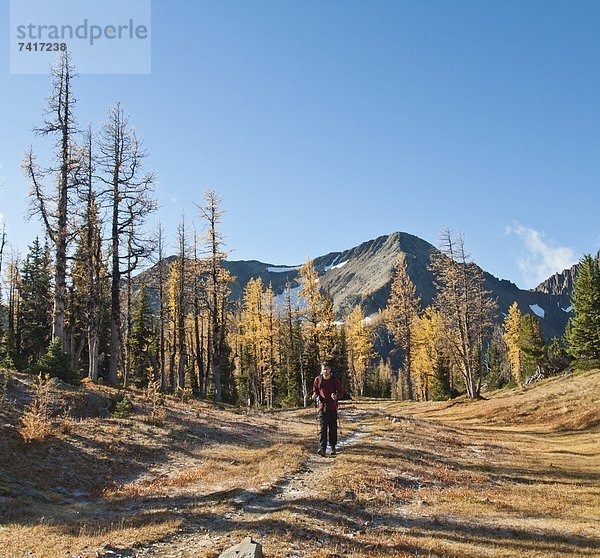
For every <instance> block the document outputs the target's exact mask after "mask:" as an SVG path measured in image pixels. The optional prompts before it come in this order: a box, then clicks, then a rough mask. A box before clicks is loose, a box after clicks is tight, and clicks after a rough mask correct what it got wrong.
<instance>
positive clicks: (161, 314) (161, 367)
mask: <svg viewBox="0 0 600 558" xmlns="http://www.w3.org/2000/svg"><path fill="white" fill-rule="evenodd" d="M156 249H157V257H158V274H157V275H158V360H159V362H158V375H159V378H158V381H159V382H160V390H161V391H164V389H165V387H166V379H165V324H166V318H167V307H166V306H167V305H166V296H165V283H166V280H167V278H166V275H165V271H166V265H167V262H166V260H165V259H164V257H165V255H164V230H163V226H162V224H161V223H159V224H158V229H157V232H156Z"/></svg>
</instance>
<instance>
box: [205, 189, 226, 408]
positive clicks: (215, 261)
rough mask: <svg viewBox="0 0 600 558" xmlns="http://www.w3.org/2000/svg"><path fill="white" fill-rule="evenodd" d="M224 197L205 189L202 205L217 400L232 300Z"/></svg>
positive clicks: (210, 338)
mask: <svg viewBox="0 0 600 558" xmlns="http://www.w3.org/2000/svg"><path fill="white" fill-rule="evenodd" d="M220 205H221V198H220V196H219V194H218V193H217V192H216V191H215V190H208V191H207V192H205V197H204V205H202V206H199V210H200V215H201V217H202V219H203V221H204V222H205V223H206V227H207V234H206V237H205V243H206V247H207V253H208V255H207V258H206V265H207V281H206V295H207V307H208V313H209V317H210V326H209V332H208V337H209V343H210V367H211V372H212V380H213V383H214V389H215V401H221V399H222V387H221V366H222V364H223V363H222V359H223V348H224V343H225V333H226V330H225V328H226V309H227V304H228V300H229V287H228V284H229V282H230V280H231V277H230V276H229V273H228V272H227V271H226V270H225V269H224V268H223V260H224V259H225V258H226V256H227V254H226V252H225V251H224V250H223V245H224V242H223V235H222V233H221V232H220V231H219V224H220V223H221V216H222V215H223V211H222V210H221V207H220Z"/></svg>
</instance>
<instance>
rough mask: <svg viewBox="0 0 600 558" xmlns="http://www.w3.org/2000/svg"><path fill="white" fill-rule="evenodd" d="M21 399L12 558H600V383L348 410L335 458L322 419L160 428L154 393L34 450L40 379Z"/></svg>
mask: <svg viewBox="0 0 600 558" xmlns="http://www.w3.org/2000/svg"><path fill="white" fill-rule="evenodd" d="M0 380H1V378H0ZM13 384H14V385H13V387H12V389H11V391H9V393H8V396H7V397H5V399H4V401H3V403H2V407H1V410H0V556H1V557H3V558H4V557H6V558H9V557H10V558H19V557H25V556H28V557H31V556H34V557H53V558H54V557H76V556H77V557H86V558H87V557H92V556H108V555H111V556H136V557H139V558H148V557H152V556H155V557H164V558H169V557H176V556H177V557H183V558H185V557H190V558H191V557H192V556H193V557H194V558H196V557H206V558H209V557H217V556H218V555H219V553H220V552H221V551H222V550H223V549H224V548H227V547H228V546H230V545H231V544H234V543H236V542H238V541H239V540H240V539H242V538H243V537H245V536H249V535H251V536H253V537H254V538H255V539H257V540H259V541H261V542H262V544H263V546H264V551H265V554H266V556H268V557H283V556H306V557H320V558H325V557H329V558H335V557H337V556H348V557H363V556H364V557H367V556H368V557H375V556H399V557H409V556H439V557H443V556H448V557H457V558H458V557H465V558H468V557H481V556H498V557H519V558H520V557H540V558H541V557H558V556H565V557H566V556H600V546H599V545H600V483H599V481H600V465H599V464H600V372H599V371H589V372H582V373H577V374H574V375H573V376H571V377H557V378H553V379H548V380H544V381H542V382H540V383H538V384H535V385H534V386H531V387H528V388H526V389H525V390H521V389H513V390H505V391H499V392H495V393H490V394H486V399H484V400H481V401H466V400H464V399H458V400H454V401H450V402H439V403H408V402H404V403H402V402H398V403H395V402H385V401H373V400H369V401H360V402H352V403H345V407H344V410H343V411H342V423H341V426H342V430H343V435H344V442H343V443H342V445H341V452H340V454H339V455H338V457H336V458H335V459H333V458H320V457H317V456H315V455H314V453H313V452H314V449H315V447H314V446H315V439H316V422H315V420H314V412H313V411H312V410H291V411H280V412H272V413H268V412H263V413H261V412H253V413H242V412H239V411H238V410H236V409H230V408H226V409H217V408H215V407H213V406H211V405H207V404H203V403H197V402H185V403H184V402H181V401H177V400H175V399H172V400H168V410H167V412H166V414H165V417H164V420H162V419H161V420H160V421H159V422H158V423H155V422H156V421H152V420H148V419H149V417H150V415H151V402H149V401H148V400H147V398H145V397H144V395H143V394H142V393H141V392H140V393H136V392H133V393H132V396H131V399H132V401H133V404H134V414H133V415H132V416H131V417H129V418H127V419H116V418H108V419H106V418H105V419H100V418H90V419H80V420H76V419H73V418H68V417H67V416H62V417H60V416H59V417H53V418H51V419H50V430H51V433H50V435H48V436H47V437H46V438H45V439H44V440H42V441H37V442H30V443H25V442H24V441H23V437H22V436H21V434H20V433H19V424H20V416H21V415H22V413H23V409H24V408H25V406H26V404H27V398H28V397H30V394H31V393H32V386H31V379H30V378H28V377H26V376H24V375H16V376H15V378H14V380H13ZM82 389H84V388H82ZM85 389H88V390H89V389H97V390H99V391H102V390H105V391H108V390H107V388H100V387H99V388H91V387H88V388H85ZM111 552H112V554H111Z"/></svg>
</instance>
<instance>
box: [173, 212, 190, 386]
mask: <svg viewBox="0 0 600 558" xmlns="http://www.w3.org/2000/svg"><path fill="white" fill-rule="evenodd" d="M177 242H178V244H179V252H178V254H177V263H176V265H177V284H176V289H177V293H176V296H175V313H176V316H175V321H176V328H177V389H178V390H183V389H184V388H185V369H186V365H187V350H186V339H185V318H186V314H187V306H188V305H187V298H188V297H187V296H186V294H187V293H186V279H187V238H186V232H185V217H184V216H183V215H182V216H181V221H180V222H179V225H178V227H177Z"/></svg>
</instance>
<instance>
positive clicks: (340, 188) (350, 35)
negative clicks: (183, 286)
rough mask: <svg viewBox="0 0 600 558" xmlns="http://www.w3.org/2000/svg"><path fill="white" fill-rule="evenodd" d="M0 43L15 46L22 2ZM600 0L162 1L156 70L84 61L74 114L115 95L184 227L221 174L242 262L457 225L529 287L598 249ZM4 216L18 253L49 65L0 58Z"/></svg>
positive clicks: (155, 20)
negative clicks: (23, 68) (27, 71)
mask: <svg viewBox="0 0 600 558" xmlns="http://www.w3.org/2000/svg"><path fill="white" fill-rule="evenodd" d="M1 17H2V21H3V22H4V23H3V25H2V26H1V28H0V33H1V36H0V41H2V43H3V44H4V45H5V48H7V46H6V45H8V41H9V39H8V32H9V30H8V24H7V22H8V20H9V6H8V2H6V1H4V2H3V3H2V14H1ZM599 24H600V3H599V2H592V1H590V2H582V1H579V2H577V1H575V2H555V1H543V2H534V1H497V2H496V1H486V2H481V1H474V2H469V1H466V0H461V1H419V2H417V1H410V2H407V1H399V0H398V1H391V0H390V1H377V0H375V1H369V2H367V1H366V0H364V1H361V2H357V1H351V0H344V1H341V0H340V1H332V0H330V1H323V0H321V1H318V2H317V1H309V0H303V1H299V0H297V1H277V2H275V1H270V2H267V1H248V0H245V1H236V2H234V1H217V0H213V1H210V2H206V1H191V0H190V1H177V2H167V1H159V0H156V1H154V2H153V4H152V73H151V74H150V75H112V76H111V75H108V76H107V75H98V76H94V75H82V76H81V77H79V78H78V80H77V82H76V84H75V88H76V95H77V97H78V99H79V102H78V106H77V116H78V120H79V123H80V124H81V125H82V126H85V125H86V124H87V123H88V122H91V123H92V124H93V125H94V126H98V125H99V123H100V121H101V120H102V119H103V117H104V115H105V113H106V109H107V107H108V106H109V105H110V104H112V103H114V102H115V101H116V100H120V101H121V102H122V103H123V105H124V107H125V110H126V111H127V112H128V113H129V114H130V118H131V122H132V123H133V124H134V125H135V128H136V130H137V131H138V133H139V135H140V136H141V137H143V138H144V141H145V146H146V148H147V149H148V151H149V153H150V156H149V158H148V165H149V166H150V167H151V168H152V169H154V171H155V172H156V174H157V176H158V178H159V181H160V184H159V187H158V190H157V194H158V198H159V201H160V204H161V208H160V211H159V216H160V219H161V220H162V221H163V223H164V224H165V226H166V228H167V230H168V232H169V233H170V235H171V236H174V234H175V229H176V222H177V220H178V219H179V216H180V214H181V212H182V211H184V212H185V214H186V217H187V218H188V219H190V220H191V219H192V218H195V217H196V212H195V210H194V205H193V203H194V202H196V203H198V202H200V201H201V199H202V191H203V190H204V189H206V188H207V187H212V188H216V189H217V190H218V191H219V192H220V193H221V194H222V196H223V204H224V209H225V211H226V214H225V217H224V221H223V230H224V233H225V234H226V236H227V243H228V247H229V248H230V249H231V250H233V251H232V254H231V258H233V259H259V260H262V261H265V262H269V263H280V264H296V263H299V262H302V261H304V260H305V259H306V258H307V257H308V256H318V255H321V254H323V253H326V252H329V251H334V250H343V249H345V248H349V247H351V246H354V245H356V244H358V243H360V242H362V241H365V240H368V239H370V238H374V237H376V236H379V235H381V234H387V233H391V232H393V231H397V230H400V231H406V232H410V233H412V234H415V235H417V236H420V237H422V238H424V239H426V240H428V241H430V242H432V243H434V244H435V243H436V240H437V236H438V232H439V230H440V229H442V228H444V227H446V226H451V227H454V228H458V229H460V230H462V231H463V232H464V234H465V236H466V240H467V245H468V247H469V248H470V251H471V252H472V254H473V256H474V257H475V258H476V260H477V261H478V263H479V264H480V265H481V266H482V267H484V268H485V269H486V270H488V271H490V272H491V273H493V274H495V275H497V276H499V277H502V278H507V279H510V280H512V281H514V282H516V283H517V284H518V285H519V286H521V287H527V288H529V287H532V286H534V285H535V284H537V283H538V282H539V280H541V279H542V278H544V277H546V276H547V275H549V274H550V273H553V272H555V271H559V270H561V269H562V268H563V267H566V266H567V265H571V264H572V263H574V262H575V261H577V260H578V259H579V257H580V256H581V255H582V254H583V253H589V252H593V251H595V250H597V249H598V247H599V245H600V220H599V219H598V214H599V210H600V194H599V191H600V188H599V185H600V110H599V104H598V99H600V64H599V63H598V61H599V59H600V33H598V27H599ZM0 85H1V90H2V103H1V104H0V114H1V122H2V133H1V134H0V181H1V182H2V183H3V186H2V187H1V188H0V212H1V213H2V215H3V216H4V219H5V220H6V222H7V227H8V231H9V240H10V242H11V243H12V244H13V245H18V246H19V248H20V249H21V251H23V250H24V249H25V248H26V245H27V244H28V243H29V242H31V240H32V238H33V236H34V235H35V234H36V232H37V231H38V230H39V228H38V225H37V223H35V222H30V223H24V215H25V211H26V206H27V203H26V199H25V197H26V192H27V190H28V184H27V181H26V179H25V178H24V177H23V176H22V175H21V172H20V161H21V158H22V153H23V149H24V148H26V147H27V146H28V145H29V144H31V143H33V144H34V147H36V148H37V149H38V151H40V152H44V150H47V148H48V147H47V145H45V144H44V143H43V142H41V141H40V140H39V139H38V138H36V137H34V135H33V134H32V133H31V128H32V126H33V125H34V124H35V123H38V122H40V120H41V109H42V106H43V101H44V98H45V97H46V95H47V93H48V90H49V83H48V79H47V78H46V77H44V76H27V75H11V74H10V69H9V57H8V53H7V54H6V55H5V56H4V57H2V58H0Z"/></svg>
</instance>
